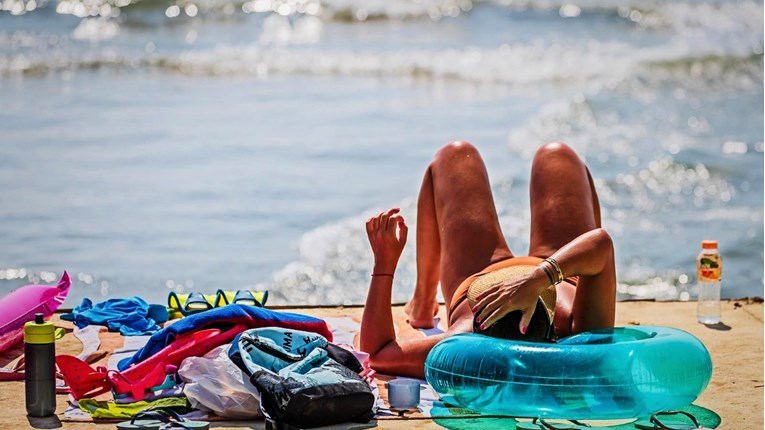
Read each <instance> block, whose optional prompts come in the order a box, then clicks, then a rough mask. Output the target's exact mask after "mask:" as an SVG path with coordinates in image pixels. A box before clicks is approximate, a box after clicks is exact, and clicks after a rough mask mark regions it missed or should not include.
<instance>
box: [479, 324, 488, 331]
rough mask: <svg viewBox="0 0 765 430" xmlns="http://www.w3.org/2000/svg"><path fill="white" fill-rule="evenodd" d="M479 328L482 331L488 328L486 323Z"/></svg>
mask: <svg viewBox="0 0 765 430" xmlns="http://www.w3.org/2000/svg"><path fill="white" fill-rule="evenodd" d="M478 328H480V329H481V330H483V329H485V328H486V323H483V324H481V326H480V327H478Z"/></svg>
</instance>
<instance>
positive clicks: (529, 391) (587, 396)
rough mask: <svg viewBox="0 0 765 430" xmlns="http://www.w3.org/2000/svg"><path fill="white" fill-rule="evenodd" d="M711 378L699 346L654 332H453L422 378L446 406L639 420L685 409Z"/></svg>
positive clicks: (686, 336) (678, 335) (675, 333)
mask: <svg viewBox="0 0 765 430" xmlns="http://www.w3.org/2000/svg"><path fill="white" fill-rule="evenodd" d="M711 377H712V360H711V358H710V356H709V351H707V349H706V347H704V344H702V343H701V341H700V340H698V339H697V338H696V337H694V336H693V335H691V334H690V333H687V332H685V331H682V330H678V329H675V328H670V327H657V326H630V327H617V328H613V329H605V330H596V331H591V332H585V333H580V334H577V335H574V336H570V337H567V338H563V339H561V340H559V341H558V343H534V342H521V341H511V340H503V339H497V338H491V337H486V336H482V335H479V334H474V333H470V334H459V335H455V336H450V337H448V338H446V339H444V340H442V341H441V342H439V343H438V344H437V345H436V346H435V347H434V348H433V349H432V350H431V351H430V353H429V354H428V357H427V359H426V360H425V378H426V379H427V381H428V383H429V384H430V385H431V386H432V387H433V389H434V390H435V391H436V393H438V395H439V396H440V397H441V399H442V400H443V401H444V402H446V403H449V404H453V405H456V406H460V407H463V408H467V409H472V410H475V411H478V412H482V413H489V414H501V415H508V416H513V417H545V418H566V419H623V418H635V417H642V416H646V415H651V414H653V413H655V412H658V411H662V410H671V409H677V408H682V407H684V406H687V405H689V404H691V403H692V402H693V401H694V400H696V398H697V397H698V396H699V395H700V394H701V392H702V391H704V389H705V388H706V386H707V384H709V380H710V379H711Z"/></svg>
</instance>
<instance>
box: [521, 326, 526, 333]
mask: <svg viewBox="0 0 765 430" xmlns="http://www.w3.org/2000/svg"><path fill="white" fill-rule="evenodd" d="M521 333H522V334H526V326H521Z"/></svg>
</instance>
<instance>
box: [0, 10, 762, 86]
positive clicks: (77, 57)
mask: <svg viewBox="0 0 765 430" xmlns="http://www.w3.org/2000/svg"><path fill="white" fill-rule="evenodd" d="M100 28H101V27H100V26H99V25H95V24H94V27H93V28H83V29H82V31H81V33H82V34H80V35H79V36H78V34H75V38H76V37H81V38H86V37H87V34H90V33H92V32H93V31H96V33H98V34H100V35H102V36H103V35H104V33H103V32H100V31H98V30H99V29H100ZM94 29H95V30H94ZM109 30H110V31H116V30H114V29H112V28H109ZM22 36H23V37H22ZM306 37H310V36H306ZM65 39H66V38H60V40H62V42H57V43H56V44H51V43H49V42H48V40H49V37H48V36H45V35H37V36H35V35H33V34H30V33H25V34H23V35H16V34H13V35H8V34H2V33H0V49H2V48H3V47H8V46H9V45H13V46H18V45H20V44H25V45H26V46H28V47H29V49H25V50H22V51H21V53H19V52H18V50H16V49H12V50H11V51H10V52H9V53H7V54H5V55H0V76H3V75H5V76H8V75H39V74H44V73H48V72H57V71H65V70H66V71H76V70H80V69H100V68H132V69H135V68H152V69H158V70H165V71H167V72H172V73H180V74H184V75H191V76H230V75H241V76H253V77H256V78H266V77H272V76H285V75H286V76H290V75H305V76H338V77H379V78H388V77H393V78H413V79H424V80H460V81H465V82H475V83H482V84H483V83H490V84H501V85H518V86H521V85H527V84H536V83H553V84H561V85H572V86H574V85H578V84H583V83H584V84H587V85H588V86H592V85H596V84H597V83H598V82H609V81H613V80H616V81H619V80H622V79H624V78H627V77H630V76H632V75H634V74H638V73H639V72H640V71H641V70H646V69H650V70H649V72H650V73H644V74H643V75H644V76H647V78H646V81H651V80H653V81H656V80H665V79H670V78H672V79H676V80H681V79H687V78H689V77H690V78H694V79H696V78H699V79H703V80H704V81H705V82H707V83H709V84H720V85H728V84H731V83H735V82H738V83H739V84H742V80H745V81H746V82H743V84H747V83H748V85H756V84H757V83H760V82H761V77H762V76H761V75H762V54H750V55H747V56H718V55H706V54H705V53H703V52H700V53H698V55H697V56H689V55H688V54H689V53H687V52H682V51H678V52H675V53H672V50H659V49H645V50H634V49H633V50H632V55H624V51H625V50H629V49H630V48H629V47H628V46H625V45H624V44H622V43H617V42H607V43H601V42H592V43H589V44H588V46H587V47H586V48H573V47H565V46H561V45H552V46H544V45H542V44H541V43H537V44H531V45H515V46H510V45H502V46H500V47H498V48H493V49H485V48H477V47H476V48H463V49H446V50H425V49H401V50H398V51H388V52H374V51H359V50H353V49H334V50H328V49H319V48H314V47H285V48H280V47H262V46H252V45H250V46H223V47H218V48H212V49H200V50H190V51H186V52H182V53H179V54H170V55H167V54H160V53H156V52H145V51H152V50H150V49H149V48H148V45H147V48H146V50H145V51H140V50H134V51H132V52H131V51H125V50H122V51H118V50H116V49H115V48H112V47H109V46H106V47H103V48H101V49H88V50H86V51H82V52H79V50H77V49H75V47H73V46H72V45H73V42H72V41H71V40H65ZM73 51H74V53H73ZM0 52H2V51H0Z"/></svg>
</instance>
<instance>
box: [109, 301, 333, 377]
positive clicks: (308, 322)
mask: <svg viewBox="0 0 765 430" xmlns="http://www.w3.org/2000/svg"><path fill="white" fill-rule="evenodd" d="M236 324H242V325H246V326H247V327H249V328H257V327H269V326H274V327H284V328H290V329H294V330H303V331H309V332H313V333H317V334H320V335H322V336H324V337H325V338H327V339H329V340H332V333H331V332H330V331H329V328H328V327H327V324H326V323H325V322H324V320H322V319H319V318H315V317H311V316H308V315H301V314H295V313H289V312H278V311H273V310H270V309H266V308H258V307H254V306H247V305H237V304H232V305H228V306H224V307H221V308H215V309H210V310H207V311H204V312H200V313H198V314H194V315H190V316H188V317H186V318H183V319H182V320H179V321H176V322H174V323H173V324H170V325H169V326H167V327H165V328H163V329H162V330H160V331H158V332H156V333H154V334H153V335H152V336H151V337H150V338H149V341H148V342H147V343H146V345H145V346H144V347H143V348H141V349H139V350H138V351H137V352H136V353H135V354H134V355H133V356H132V357H128V358H125V359H122V360H120V362H119V363H118V365H117V367H118V368H119V369H120V370H126V369H128V368H129V367H130V366H131V365H133V364H138V363H140V362H142V361H144V360H146V359H148V358H149V357H151V356H153V355H154V354H156V353H157V352H159V351H161V350H162V349H163V348H165V347H166V346H168V345H169V344H171V343H172V342H173V341H174V340H175V339H176V338H177V337H178V336H180V335H183V334H185V333H189V332H196V331H199V330H202V329H207V328H221V329H223V330H224V331H225V330H227V329H228V328H229V327H231V326H233V325H236ZM233 336H234V334H232V335H231V339H233ZM229 340H230V339H229ZM215 346H217V345H213V346H212V347H211V348H210V349H212V348H214V347H215Z"/></svg>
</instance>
